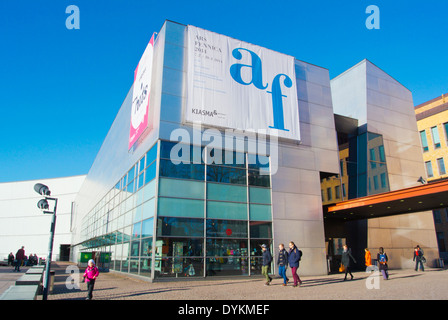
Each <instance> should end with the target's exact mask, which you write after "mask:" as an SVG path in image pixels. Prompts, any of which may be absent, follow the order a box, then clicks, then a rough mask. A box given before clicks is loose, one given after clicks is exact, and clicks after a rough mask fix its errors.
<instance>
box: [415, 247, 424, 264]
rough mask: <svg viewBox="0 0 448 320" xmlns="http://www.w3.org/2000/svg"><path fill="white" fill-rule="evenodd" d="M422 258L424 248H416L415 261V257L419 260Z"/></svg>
mask: <svg viewBox="0 0 448 320" xmlns="http://www.w3.org/2000/svg"><path fill="white" fill-rule="evenodd" d="M422 258H423V250H422V249H420V248H418V250H414V260H413V261H415V259H417V261H420V260H422Z"/></svg>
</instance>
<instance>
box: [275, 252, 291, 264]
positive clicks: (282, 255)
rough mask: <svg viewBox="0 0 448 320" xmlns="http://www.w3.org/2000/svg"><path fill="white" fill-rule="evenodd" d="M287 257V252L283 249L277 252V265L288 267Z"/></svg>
mask: <svg viewBox="0 0 448 320" xmlns="http://www.w3.org/2000/svg"><path fill="white" fill-rule="evenodd" d="M288 256H289V255H288V251H286V250H285V249H282V250H281V251H279V252H278V257H277V265H278V266H283V267H287V266H288Z"/></svg>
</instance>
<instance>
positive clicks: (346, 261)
mask: <svg viewBox="0 0 448 320" xmlns="http://www.w3.org/2000/svg"><path fill="white" fill-rule="evenodd" d="M350 258H351V259H352V260H353V262H354V263H356V260H355V258H353V256H352V249H350V248H348V249H347V251H343V252H342V258H341V263H342V264H343V265H344V266H345V267H346V268H347V267H350Z"/></svg>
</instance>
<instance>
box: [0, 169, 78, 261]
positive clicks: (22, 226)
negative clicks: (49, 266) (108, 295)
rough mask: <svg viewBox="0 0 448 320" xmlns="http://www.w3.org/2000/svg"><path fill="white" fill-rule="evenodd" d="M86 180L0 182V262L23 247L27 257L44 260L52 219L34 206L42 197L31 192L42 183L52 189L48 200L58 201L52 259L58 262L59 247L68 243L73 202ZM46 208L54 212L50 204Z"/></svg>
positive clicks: (51, 203)
mask: <svg viewBox="0 0 448 320" xmlns="http://www.w3.org/2000/svg"><path fill="white" fill-rule="evenodd" d="M85 177H86V176H85V175H82V176H74V177H64V178H55V179H40V180H30V181H18V182H7V183H0V259H2V260H3V259H6V258H7V256H8V254H9V253H10V252H12V253H13V254H14V255H15V254H16V252H17V250H18V249H19V248H20V247H22V246H24V247H25V255H26V256H29V254H37V256H38V257H39V258H46V257H47V255H48V245H49V240H50V226H51V219H52V217H51V215H50V214H44V213H42V211H41V210H40V209H39V208H38V207H37V202H38V201H39V200H40V199H42V198H43V197H42V196H40V195H39V194H37V193H36V192H35V191H34V185H35V184H36V183H42V184H45V185H47V186H48V187H49V189H50V190H51V197H54V198H57V199H58V206H57V212H56V230H55V237H54V244H53V255H52V260H59V250H60V245H70V244H71V224H72V221H71V219H72V202H73V201H74V200H75V197H76V195H77V193H78V191H79V189H80V188H81V185H82V183H83V182H84V180H85ZM49 205H50V208H49V210H53V206H54V204H53V202H52V201H49Z"/></svg>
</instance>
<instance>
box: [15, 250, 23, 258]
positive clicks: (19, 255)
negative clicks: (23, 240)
mask: <svg viewBox="0 0 448 320" xmlns="http://www.w3.org/2000/svg"><path fill="white" fill-rule="evenodd" d="M16 259H17V260H23V259H25V250H23V249H19V250H18V251H17V253H16Z"/></svg>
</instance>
